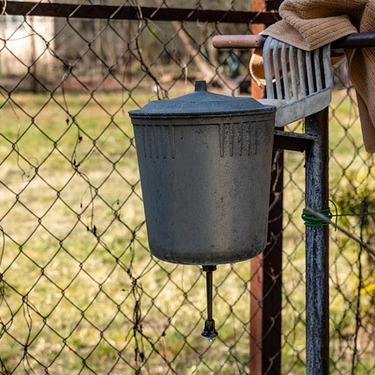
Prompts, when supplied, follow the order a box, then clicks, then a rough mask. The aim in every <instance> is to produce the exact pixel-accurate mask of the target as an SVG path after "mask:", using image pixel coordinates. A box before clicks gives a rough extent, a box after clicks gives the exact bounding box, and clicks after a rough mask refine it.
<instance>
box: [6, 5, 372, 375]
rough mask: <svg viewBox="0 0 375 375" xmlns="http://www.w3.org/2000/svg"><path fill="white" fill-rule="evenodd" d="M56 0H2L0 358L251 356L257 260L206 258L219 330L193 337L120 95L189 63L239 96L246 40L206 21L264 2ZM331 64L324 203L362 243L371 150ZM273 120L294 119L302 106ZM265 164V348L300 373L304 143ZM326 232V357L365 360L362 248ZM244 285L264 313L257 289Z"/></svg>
mask: <svg viewBox="0 0 375 375" xmlns="http://www.w3.org/2000/svg"><path fill="white" fill-rule="evenodd" d="M65 3H68V2H67V1H65ZM69 3H71V4H68V5H64V6H62V5H59V4H56V3H49V2H35V3H33V2H13V1H7V2H6V1H3V2H2V7H3V8H2V16H1V18H0V22H1V29H0V30H1V31H0V33H1V38H0V40H1V45H0V66H1V71H0V74H1V76H0V94H1V95H0V98H1V99H0V100H1V102H0V103H1V104H0V233H1V241H0V250H1V255H0V262H1V263H0V274H1V289H0V291H1V301H0V364H1V373H4V374H8V373H25V372H26V373H35V374H41V373H50V374H60V373H61V374H63V373H69V374H70V373H72V374H73V373H82V374H89V373H97V374H104V373H113V374H116V373H117V374H120V373H121V374H123V373H132V372H135V373H151V374H156V373H157V374H164V373H178V374H181V373H184V374H193V373H199V374H205V373H222V374H233V373H236V374H240V373H248V372H249V371H250V370H249V368H250V367H249V366H250V362H251V361H252V360H254V356H256V353H255V352H254V350H255V351H257V350H260V347H261V345H259V347H258V348H257V347H256V346H255V349H254V347H253V350H252V352H250V338H251V337H254V335H255V331H256V329H257V327H256V326H255V325H254V311H256V309H255V310H254V309H252V312H250V299H251V297H252V303H253V307H254V303H256V298H258V296H257V295H256V294H254V290H252V287H251V282H252V280H253V279H254V278H256V277H258V276H259V275H258V273H257V272H256V270H254V269H253V272H251V270H250V263H249V262H241V263H239V264H234V265H222V266H219V267H218V270H217V271H216V272H215V291H214V298H215V300H214V301H215V310H216V313H215V318H216V322H217V328H218V331H219V337H218V338H217V340H216V341H215V342H214V343H209V342H207V341H205V340H204V339H203V338H202V337H201V336H200V332H201V330H202V328H203V321H204V316H205V308H206V306H205V280H204V275H203V273H202V271H201V269H200V268H199V267H195V266H179V265H172V264H168V263H165V262H161V261H158V260H157V259H155V258H153V257H152V256H151V255H150V253H149V250H148V248H147V234H146V230H145V222H144V214H143V206H142V198H141V190H140V182H139V176H138V170H137V164H136V155H135V145H134V139H133V130H132V127H131V125H130V120H129V117H128V115H127V112H128V111H129V110H131V109H135V108H138V107H140V106H142V105H144V104H145V103H147V102H148V101H150V100H154V99H158V98H159V99H164V98H168V97H175V96H177V95H183V94H185V93H188V92H191V91H192V90H193V81H194V80H196V79H206V80H207V81H209V88H210V90H212V91H217V92H221V93H225V94H229V95H248V93H249V87H250V79H249V77H248V70H247V64H248V61H249V57H250V52H249V51H236V50H235V51H217V50H214V49H213V48H212V45H211V38H212V36H214V35H217V34H221V33H225V34H229V33H236V34H240V33H248V32H249V29H248V28H249V24H251V23H252V22H264V23H271V22H273V21H274V20H275V19H276V18H277V14H275V13H273V12H269V13H251V12H248V11H249V9H250V5H249V4H247V3H246V2H243V1H235V0H232V1H230V2H229V1H216V2H209V1H197V2H196V3H194V4H189V7H192V9H187V10H183V9H176V7H184V6H186V4H184V2H180V1H177V0H175V1H160V2H159V3H158V4H155V2H151V1H149V2H147V1H138V2H135V1H129V2H126V3H125V2H124V1H114V0H113V1H111V6H104V5H101V2H100V1H91V2H90V1H85V2H84V1H70V2H69ZM103 3H104V2H103ZM213 3H214V4H213ZM266 3H267V4H268V6H270V7H271V6H273V7H274V6H275V5H277V2H266ZM193 5H194V6H193ZM150 7H154V8H150ZM155 7H157V8H155ZM264 10H265V9H264ZM335 73H336V74H335V79H336V86H335V91H334V97H333V101H332V106H331V108H330V197H331V200H332V207H333V208H336V209H337V211H336V213H337V214H338V215H340V216H337V221H338V223H339V224H340V225H341V226H344V227H345V228H347V229H348V230H349V231H350V232H351V233H353V234H355V235H357V236H359V237H360V238H361V239H362V240H363V241H365V242H366V243H368V244H369V245H374V243H375V236H374V230H373V228H374V219H373V218H374V216H373V215H372V214H371V213H374V212H375V203H374V200H373V199H371V197H372V195H373V191H374V190H375V186H374V185H375V183H374V178H375V166H374V158H373V156H372V155H370V154H368V153H366V152H365V150H364V148H363V144H362V138H361V134H360V125H359V119H358V111H357V105H356V100H355V93H354V91H353V89H352V88H351V85H350V83H349V81H348V79H347V74H346V72H345V65H341V66H340V67H337V68H336V70H335ZM288 130H293V131H295V132H300V131H302V130H303V123H298V124H293V125H291V126H289V128H288ZM278 155H280V153H278ZM275 165H276V164H275ZM275 173H276V175H279V176H281V175H282V176H283V189H282V190H283V193H284V194H283V195H284V202H283V217H282V219H283V221H282V228H283V248H282V263H281V272H282V300H281V311H279V312H278V314H277V316H278V317H281V320H282V330H281V345H280V348H277V352H278V353H277V356H278V355H280V356H281V363H282V373H285V374H300V373H304V372H305V328H306V327H305V261H304V232H305V230H304V224H303V221H302V219H301V213H302V209H303V208H304V155H303V154H302V153H298V152H292V151H284V168H283V169H276V170H275ZM353 213H357V214H358V213H365V214H362V215H354V216H351V215H350V214H353ZM192 235H194V234H192ZM330 238H331V249H330V266H329V272H330V368H331V370H332V372H333V373H340V374H346V373H348V374H349V373H350V374H364V373H369V374H370V373H372V372H373V371H374V370H375V362H374V355H373V354H374V350H375V348H374V342H375V337H374V331H375V330H374V324H375V312H374V307H373V306H374V302H375V261H374V259H373V258H371V256H370V255H369V254H368V253H367V252H366V251H365V250H364V249H363V248H362V247H361V246H360V245H359V244H358V243H357V242H355V241H353V240H351V239H350V238H349V237H348V236H346V235H343V234H342V233H341V232H339V231H334V230H332V231H331V235H330ZM253 268H254V267H253ZM278 276H280V277H281V275H275V277H278ZM265 296H267V291H266V292H265ZM258 302H259V306H260V307H262V308H263V309H264V311H265V315H267V311H270V310H271V309H272V306H271V305H267V304H265V305H263V306H262V301H258ZM272 316H274V312H272ZM252 320H253V324H252V325H251V321H252ZM272 360H273V359H272V358H271V359H270V362H271V363H272ZM269 371H270V372H271V370H269ZM264 373H267V369H264Z"/></svg>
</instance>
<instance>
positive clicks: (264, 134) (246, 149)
mask: <svg viewBox="0 0 375 375" xmlns="http://www.w3.org/2000/svg"><path fill="white" fill-rule="evenodd" d="M275 112H276V108H275V107H273V106H264V105H262V104H260V103H259V102H257V101H256V100H254V99H252V98H235V97H228V96H224V95H218V94H214V93H210V92H208V91H207V90H206V84H205V82H204V81H198V82H197V83H196V87H195V92H193V93H191V94H188V95H185V96H182V97H179V98H176V99H170V100H161V101H154V102H150V103H149V104H147V105H146V106H145V107H143V108H141V109H139V110H135V111H130V113H129V114H130V116H131V119H132V123H133V125H134V129H135V140H136V146H137V155H138V163H139V169H140V176H141V184H142V192H143V199H144V208H145V215H146V223H147V231H148V240H149V245H150V249H151V252H152V253H153V254H154V255H155V256H156V257H157V258H159V259H162V260H165V261H168V262H174V263H183V264H201V265H214V264H220V263H233V262H238V261H241V260H245V259H248V258H251V257H254V256H256V255H257V254H259V253H260V252H261V251H263V249H264V247H265V245H266V238H267V220H268V207H269V189H270V174H271V157H272V156H271V155H272V146H273V134H274V121H275Z"/></svg>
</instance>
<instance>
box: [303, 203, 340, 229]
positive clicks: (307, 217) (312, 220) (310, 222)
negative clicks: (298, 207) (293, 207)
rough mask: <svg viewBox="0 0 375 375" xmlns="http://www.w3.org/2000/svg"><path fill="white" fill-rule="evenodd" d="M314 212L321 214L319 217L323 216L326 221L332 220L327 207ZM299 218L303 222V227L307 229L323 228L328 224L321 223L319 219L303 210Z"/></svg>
mask: <svg viewBox="0 0 375 375" xmlns="http://www.w3.org/2000/svg"><path fill="white" fill-rule="evenodd" d="M316 212H317V213H318V214H321V215H323V216H325V217H326V218H327V219H328V220H331V219H332V216H333V215H332V213H331V210H330V208H329V207H328V208H324V209H322V210H318V211H316ZM301 217H302V220H303V222H304V224H305V226H307V227H325V226H327V225H329V223H327V222H325V221H323V220H322V219H319V218H318V217H316V216H314V215H313V214H311V213H310V212H308V211H307V210H305V209H303V211H302V216H301Z"/></svg>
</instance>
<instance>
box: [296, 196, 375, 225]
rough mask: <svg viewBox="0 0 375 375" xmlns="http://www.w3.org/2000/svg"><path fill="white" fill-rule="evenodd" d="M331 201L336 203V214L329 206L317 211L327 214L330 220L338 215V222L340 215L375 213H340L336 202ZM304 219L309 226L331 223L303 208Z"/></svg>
mask: <svg viewBox="0 0 375 375" xmlns="http://www.w3.org/2000/svg"><path fill="white" fill-rule="evenodd" d="M330 202H331V203H332V204H333V205H334V207H335V211H336V213H335V214H332V213H331V209H330V208H329V207H328V208H324V209H322V210H318V211H315V212H317V213H319V214H321V215H323V216H325V217H326V218H327V219H328V220H331V219H332V218H333V217H336V223H337V218H338V217H345V216H374V215H375V212H371V211H370V212H358V213H355V212H353V213H342V214H339V213H337V206H336V204H335V203H334V202H333V201H332V200H330ZM301 217H302V220H303V222H304V224H305V226H307V227H325V226H327V225H329V223H327V222H326V221H324V220H322V219H319V218H318V217H316V216H314V214H312V213H310V212H308V211H307V210H305V209H303V211H302V216H301Z"/></svg>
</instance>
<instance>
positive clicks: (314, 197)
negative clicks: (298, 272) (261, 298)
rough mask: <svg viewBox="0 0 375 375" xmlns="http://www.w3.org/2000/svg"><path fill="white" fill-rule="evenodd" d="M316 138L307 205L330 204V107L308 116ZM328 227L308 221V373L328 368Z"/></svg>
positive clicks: (309, 160) (317, 374) (309, 156)
mask: <svg viewBox="0 0 375 375" xmlns="http://www.w3.org/2000/svg"><path fill="white" fill-rule="evenodd" d="M305 126H306V130H305V132H306V135H309V136H312V137H314V138H315V141H314V142H312V144H311V147H310V148H309V149H308V150H307V151H306V172H305V173H306V193H305V202H306V206H307V207H310V208H311V209H313V210H315V211H319V210H321V209H327V208H328V203H329V202H328V199H329V196H328V195H329V190H328V188H329V187H328V108H326V109H324V110H323V111H321V112H319V113H317V114H314V115H312V116H309V117H307V118H306V120H305ZM328 249H329V228H328V226H327V225H322V226H308V225H306V373H307V374H308V375H326V374H328V371H329V275H328V267H329V264H328Z"/></svg>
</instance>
